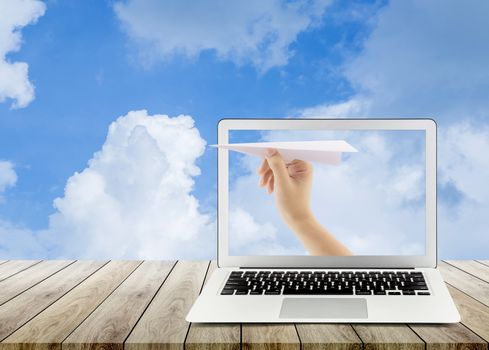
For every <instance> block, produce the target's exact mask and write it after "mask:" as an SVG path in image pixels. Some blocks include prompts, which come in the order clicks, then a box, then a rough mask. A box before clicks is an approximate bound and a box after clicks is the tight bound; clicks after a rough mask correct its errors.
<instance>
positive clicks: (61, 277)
mask: <svg viewBox="0 0 489 350" xmlns="http://www.w3.org/2000/svg"><path fill="white" fill-rule="evenodd" d="M104 264H105V262H101V261H84V262H81V261H77V262H75V263H73V264H71V265H70V266H68V267H66V268H65V269H63V270H61V271H60V272H58V273H56V274H54V275H53V276H51V277H49V278H47V279H45V280H44V281H42V282H40V283H39V284H37V285H35V286H34V287H32V288H30V289H28V290H26V291H25V292H24V293H22V294H20V295H18V296H16V297H15V298H13V299H12V300H10V301H9V302H7V303H5V304H3V305H1V306H0V325H1V327H0V340H3V339H5V338H6V337H7V336H9V335H10V334H12V333H13V332H14V331H15V330H17V329H18V328H20V327H21V326H22V325H24V324H25V323H26V322H27V321H29V320H30V319H32V318H33V317H34V316H36V315H37V314H38V313H40V312H41V311H43V310H44V309H45V308H47V307H48V306H49V305H51V304H52V303H54V302H55V301H56V300H58V299H59V298H60V297H62V296H63V295H64V294H66V293H67V292H68V291H70V290H71V289H72V288H73V287H75V286H76V285H78V284H79V283H80V282H82V281H83V280H84V279H86V278H87V277H88V276H90V275H91V274H92V273H94V272H95V271H97V270H98V269H99V268H100V267H101V266H103V265H104Z"/></svg>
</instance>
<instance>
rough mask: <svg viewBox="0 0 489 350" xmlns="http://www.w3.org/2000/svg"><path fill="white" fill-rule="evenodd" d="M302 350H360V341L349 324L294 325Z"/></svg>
mask: <svg viewBox="0 0 489 350" xmlns="http://www.w3.org/2000/svg"><path fill="white" fill-rule="evenodd" d="M296 328H297V333H298V334H299V339H300V341H301V349H302V350H322V349H325V350H360V349H362V341H361V340H360V338H359V337H358V335H357V334H356V333H355V331H354V330H353V328H352V326H351V325H349V324H306V323H300V324H296Z"/></svg>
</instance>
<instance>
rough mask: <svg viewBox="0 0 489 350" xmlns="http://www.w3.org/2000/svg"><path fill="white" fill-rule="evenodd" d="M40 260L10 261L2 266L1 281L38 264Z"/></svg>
mask: <svg viewBox="0 0 489 350" xmlns="http://www.w3.org/2000/svg"><path fill="white" fill-rule="evenodd" d="M39 262H40V260H10V261H7V262H6V263H5V264H2V265H0V281H2V280H4V279H7V278H9V277H10V276H13V275H15V274H16V273H19V272H20V271H22V270H25V269H28V268H29V267H31V266H33V265H35V264H38V263H39Z"/></svg>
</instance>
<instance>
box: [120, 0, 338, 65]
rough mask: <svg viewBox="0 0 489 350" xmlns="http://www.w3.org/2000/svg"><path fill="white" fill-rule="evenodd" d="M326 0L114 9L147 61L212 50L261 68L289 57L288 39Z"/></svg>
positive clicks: (143, 3)
mask: <svg viewBox="0 0 489 350" xmlns="http://www.w3.org/2000/svg"><path fill="white" fill-rule="evenodd" d="M329 3H330V0H312V1H307V2H301V1H280V0H266V1H262V0H251V1H227V0H212V1H205V2H201V1H178V0H171V1H158V0H127V1H120V2H117V3H116V4H115V5H114V9H115V12H116V14H117V17H118V18H119V19H120V21H121V22H122V25H123V28H124V29H125V31H126V32H127V34H128V35H129V37H130V38H131V39H132V40H133V41H135V42H136V43H137V45H138V46H139V50H140V54H141V57H140V58H141V59H142V60H143V62H144V63H146V64H148V63H151V62H153V61H156V60H160V59H166V58H168V57H172V56H176V55H178V56H185V57H188V58H195V57H197V56H198V55H199V54H200V53H202V52H204V51H212V52H213V53H214V54H215V55H216V56H217V57H218V58H220V59H223V60H231V61H232V62H234V63H235V64H238V65H242V64H246V63H251V64H253V65H254V66H255V67H257V68H258V69H259V70H260V71H266V70H268V69H269V68H271V67H274V66H282V65H285V64H286V63H287V62H288V59H289V57H290V55H291V54H292V52H291V49H290V45H291V44H292V43H293V42H294V41H295V40H296V38H297V36H298V35H299V34H300V33H301V32H303V31H306V30H308V29H309V28H311V27H312V26H314V25H316V24H317V23H318V22H319V21H320V19H321V17H322V15H323V13H324V11H325V8H326V7H327V5H328V4H329Z"/></svg>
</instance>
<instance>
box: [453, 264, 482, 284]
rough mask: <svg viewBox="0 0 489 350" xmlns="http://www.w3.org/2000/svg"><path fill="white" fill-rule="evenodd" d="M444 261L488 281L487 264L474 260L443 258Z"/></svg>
mask: <svg viewBox="0 0 489 350" xmlns="http://www.w3.org/2000/svg"><path fill="white" fill-rule="evenodd" d="M445 262H446V263H448V264H450V265H452V266H455V267H457V268H459V269H460V270H463V271H465V272H467V273H470V274H471V275H474V276H475V277H477V278H480V279H481V280H484V281H486V282H489V266H487V265H484V264H481V263H480V262H477V261H475V260H445Z"/></svg>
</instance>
